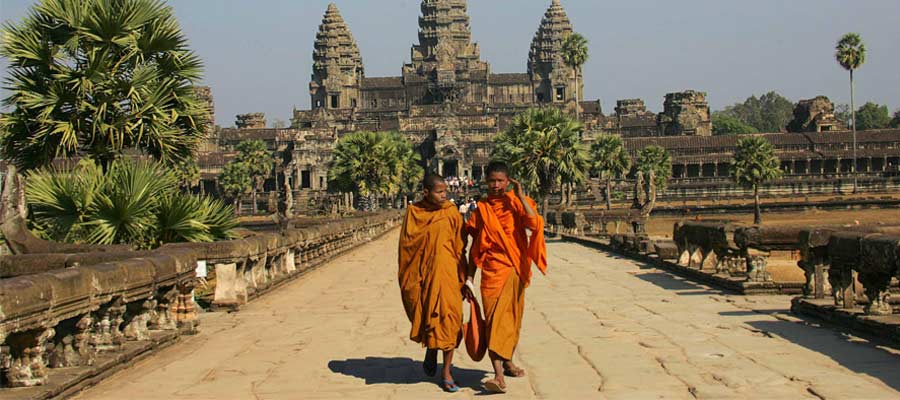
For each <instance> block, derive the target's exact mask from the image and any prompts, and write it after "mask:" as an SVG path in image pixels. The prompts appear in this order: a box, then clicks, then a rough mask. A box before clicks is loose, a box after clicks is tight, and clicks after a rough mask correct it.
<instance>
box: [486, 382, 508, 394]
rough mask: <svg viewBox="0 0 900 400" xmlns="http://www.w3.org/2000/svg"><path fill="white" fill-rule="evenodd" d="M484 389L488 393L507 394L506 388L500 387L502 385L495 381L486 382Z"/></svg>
mask: <svg viewBox="0 0 900 400" xmlns="http://www.w3.org/2000/svg"><path fill="white" fill-rule="evenodd" d="M484 388H485V390H487V391H488V392H491V393H506V388H505V387H503V386H500V383H499V382H497V381H496V380H493V379H491V380H489V381H487V382H485V383H484Z"/></svg>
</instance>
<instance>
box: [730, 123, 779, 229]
mask: <svg viewBox="0 0 900 400" xmlns="http://www.w3.org/2000/svg"><path fill="white" fill-rule="evenodd" d="M780 166H781V161H779V160H778V157H777V156H776V155H775V148H774V147H773V146H772V143H769V141H768V140H766V138H764V137H762V136H747V137H743V138H741V139H740V140H738V142H737V149H736V150H735V152H734V162H733V163H732V165H731V176H732V178H733V179H734V181H735V183H737V184H739V185H743V186H745V187H749V188H753V202H754V209H753V223H754V224H757V225H758V224H761V223H762V212H761V210H760V205H759V186H760V185H762V184H763V183H765V182H768V181H771V180H775V179H778V178H781V174H782V171H781V168H780Z"/></svg>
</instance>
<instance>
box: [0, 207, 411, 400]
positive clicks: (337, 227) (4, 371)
mask: <svg viewBox="0 0 900 400" xmlns="http://www.w3.org/2000/svg"><path fill="white" fill-rule="evenodd" d="M400 221H401V215H400V213H399V212H386V213H381V214H376V215H370V216H365V217H354V218H348V219H345V220H342V221H340V222H336V223H330V224H327V225H320V226H315V227H311V228H301V229H291V230H287V231H284V232H280V233H259V234H254V235H253V236H250V237H246V238H243V239H239V240H233V241H225V242H215V243H201V244H173V245H166V246H163V247H162V248H160V249H157V250H155V251H150V252H108V253H105V254H96V253H83V254H77V255H75V254H58V253H57V254H53V253H49V254H38V255H34V254H32V255H27V256H4V257H2V258H0V266H2V268H0V271H3V274H4V275H3V276H4V278H3V279H0V397H6V396H14V397H16V398H53V397H56V396H63V395H65V394H66V393H71V391H72V390H75V389H74V388H77V387H80V386H81V385H85V384H90V383H91V382H92V380H97V379H99V377H101V376H102V374H104V373H105V371H108V370H109V369H111V368H115V367H116V366H118V365H121V364H123V363H126V362H128V360H130V359H133V358H134V357H138V356H140V355H141V354H144V353H146V352H148V351H151V350H153V349H156V348H158V347H160V346H162V345H164V344H165V343H168V342H171V341H172V340H174V339H176V338H177V337H178V336H179V335H180V334H184V333H191V332H193V331H194V330H195V329H197V327H196V316H197V311H198V310H197V309H196V306H195V302H194V290H195V288H205V289H206V290H209V291H211V293H212V298H211V302H212V304H213V305H214V306H216V307H227V308H230V309H237V308H239V307H240V305H242V304H244V303H246V302H247V301H248V299H250V298H253V297H254V296H258V295H259V294H260V293H262V292H264V291H266V290H269V289H272V288H274V287H276V286H278V285H279V284H281V283H284V282H286V281H288V280H290V279H292V278H294V277H296V276H298V275H299V274H301V273H302V272H303V271H306V270H309V269H310V268H312V267H315V266H317V265H319V264H322V263H324V262H326V261H328V260H330V259H331V258H333V257H334V256H336V255H337V254H340V253H341V252H343V251H346V250H348V249H350V248H352V247H354V246H357V245H359V244H362V243H365V242H367V241H369V240H371V239H373V238H375V237H377V236H379V235H381V234H383V233H385V232H387V231H389V230H390V229H392V228H393V227H395V226H397V225H398V224H399V223H400ZM41 259H43V260H45V261H46V262H45V264H46V265H44V264H42V262H41ZM203 265H205V266H206V268H205V269H203V268H202V266H203ZM23 266H28V267H29V268H24V267H23ZM198 266H199V267H198ZM198 271H199V272H200V274H199V276H198V274H197V272H198ZM204 272H205V274H204ZM203 275H206V277H205V278H204V277H203Z"/></svg>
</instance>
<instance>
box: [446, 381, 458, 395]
mask: <svg viewBox="0 0 900 400" xmlns="http://www.w3.org/2000/svg"><path fill="white" fill-rule="evenodd" d="M444 391H445V392H447V393H456V392H458V391H459V385H457V384H456V382H453V381H452V380H450V381H448V380H444Z"/></svg>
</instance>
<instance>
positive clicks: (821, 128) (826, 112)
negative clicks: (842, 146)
mask: <svg viewBox="0 0 900 400" xmlns="http://www.w3.org/2000/svg"><path fill="white" fill-rule="evenodd" d="M787 129H788V131H789V132H827V131H840V130H846V129H847V126H846V125H845V124H844V123H843V122H842V121H841V120H839V119H837V117H836V116H835V115H834V104H832V103H831V100H829V99H828V97H825V96H817V97H815V98H812V99H807V100H800V101H799V102H798V103H797V107H796V108H794V119H793V120H791V122H790V123H788V126H787Z"/></svg>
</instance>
